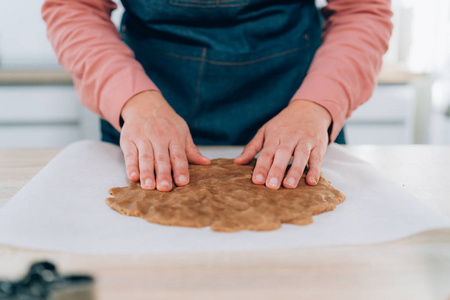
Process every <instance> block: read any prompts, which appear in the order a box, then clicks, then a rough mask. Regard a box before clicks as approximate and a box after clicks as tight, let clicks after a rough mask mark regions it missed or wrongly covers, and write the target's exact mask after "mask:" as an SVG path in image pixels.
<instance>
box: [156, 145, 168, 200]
mask: <svg viewBox="0 0 450 300" xmlns="http://www.w3.org/2000/svg"><path fill="white" fill-rule="evenodd" d="M153 150H154V154H155V171H156V172H155V173H156V188H157V189H158V191H162V192H169V191H170V190H172V172H171V170H172V169H171V168H172V166H171V164H170V158H169V145H168V144H165V143H163V144H156V143H153Z"/></svg>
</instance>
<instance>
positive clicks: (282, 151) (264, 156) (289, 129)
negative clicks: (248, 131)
mask: <svg viewBox="0 0 450 300" xmlns="http://www.w3.org/2000/svg"><path fill="white" fill-rule="evenodd" d="M331 120H332V119H331V115H330V113H329V112H328V110H327V109H325V108H324V107H322V106H321V105H319V104H316V103H314V102H311V101H306V100H293V101H291V103H290V104H289V105H288V106H287V107H286V108H285V109H283V110H282V111H281V112H280V113H279V114H278V115H276V116H275V117H274V118H273V119H271V120H270V121H268V122H267V123H266V124H264V126H263V127H261V128H260V129H259V130H258V132H257V133H256V135H255V137H254V138H253V139H252V140H251V141H250V142H249V143H248V144H247V146H245V148H244V151H243V152H242V154H241V155H240V156H238V157H237V158H236V159H235V160H234V162H235V163H236V164H247V163H249V162H250V161H251V160H252V159H253V158H254V157H255V155H256V154H257V153H258V152H259V151H260V150H261V149H262V151H261V153H260V154H259V156H258V159H257V161H256V166H255V169H254V171H253V177H252V181H253V183H255V184H260V185H262V184H266V186H267V187H268V188H271V189H278V188H280V186H281V183H283V186H284V187H285V188H295V187H297V185H298V182H299V180H300V178H301V177H302V175H303V171H304V170H305V167H306V164H307V163H308V162H309V171H308V174H307V176H306V183H307V184H309V185H316V184H317V182H318V181H319V178H320V167H321V165H322V158H323V156H324V155H325V152H326V149H327V145H328V127H329V126H330V124H331ZM292 155H293V156H294V158H293V161H292V165H291V168H290V169H289V171H288V173H287V174H286V176H284V175H285V173H286V168H287V166H288V164H289V161H290V159H291V157H292Z"/></svg>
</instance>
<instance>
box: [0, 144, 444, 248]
mask: <svg viewBox="0 0 450 300" xmlns="http://www.w3.org/2000/svg"><path fill="white" fill-rule="evenodd" d="M240 152H241V151H240V150H239V149H232V150H210V151H203V153H204V154H205V155H206V156H208V157H210V158H218V157H225V158H233V157H236V156H237V155H238V154H239V153H240ZM322 172H323V175H324V176H325V177H326V178H328V179H329V180H331V182H332V185H333V186H334V187H336V188H337V189H339V190H340V191H342V192H343V193H344V194H345V195H346V200H345V201H344V202H343V203H342V204H340V205H338V207H337V208H336V210H334V211H333V212H327V213H324V214H321V215H318V216H315V217H314V223H313V224H311V225H308V226H295V225H288V224H284V225H283V226H282V228H281V229H279V230H276V231H269V232H251V231H241V232H237V233H221V232H213V231H211V230H210V229H209V228H201V229H198V228H181V227H170V226H162V225H156V224H152V223H148V222H146V221H144V220H142V219H140V218H136V217H129V216H123V215H120V214H119V213H117V212H116V211H113V210H112V209H110V208H109V206H108V205H107V204H106V202H105V199H106V198H107V197H109V194H108V190H109V189H110V188H111V187H115V186H126V185H128V180H127V178H126V174H125V167H124V162H123V157H122V152H121V150H120V148H119V147H117V146H114V145H111V144H107V143H102V142H97V141H81V142H77V143H75V144H72V145H70V146H68V147H67V148H65V149H64V150H63V151H62V152H61V153H60V154H59V155H58V156H57V157H55V158H54V159H53V160H52V161H51V162H50V163H49V164H48V165H47V166H46V167H45V168H44V169H42V171H41V172H39V173H38V174H37V175H36V176H35V177H34V178H33V179H32V180H31V181H30V182H29V183H28V184H27V185H26V186H25V187H24V188H23V189H22V190H20V191H19V193H18V194H17V195H16V196H15V197H13V198H12V199H11V200H10V201H9V202H8V203H7V204H6V205H5V206H4V207H3V208H2V209H1V210H0V243H2V244H7V245H13V246H19V247H24V248H33V249H43V250H56V251H65V252H72V253H90V254H107V253H123V254H126V253H162V252H165V253H169V252H202V251H208V252H209V251H247V250H265V249H280V248H295V247H313V246H330V245H345V244H370V243H379V242H384V241H389V240H394V239H398V238H402V237H405V236H409V235H412V234H414V233H418V232H421V231H425V230H430V229H436V228H444V227H450V219H449V218H448V217H446V216H444V215H442V214H441V213H439V212H437V211H435V210H433V209H431V208H430V207H428V206H427V205H426V204H425V203H424V202H422V201H421V200H419V199H417V198H415V197H414V196H412V195H410V194H409V193H407V192H406V191H404V190H403V189H402V188H401V187H399V186H397V185H396V184H394V183H392V182H390V181H389V180H388V179H386V178H384V177H383V176H382V175H381V174H380V173H379V172H378V171H377V170H376V169H375V168H374V167H372V166H371V165H370V164H368V163H366V162H364V161H361V160H360V159H358V158H355V157H353V156H351V155H350V154H348V153H346V152H345V150H344V149H343V148H342V147H340V146H337V145H332V146H330V147H329V149H328V151H327V154H326V157H325V159H324V163H323V168H322Z"/></svg>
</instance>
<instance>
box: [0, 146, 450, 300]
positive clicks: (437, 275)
mask: <svg viewBox="0 0 450 300" xmlns="http://www.w3.org/2000/svg"><path fill="white" fill-rule="evenodd" d="M347 149H348V151H350V152H351V153H353V154H354V155H356V156H359V157H361V158H363V159H365V160H367V161H369V162H371V163H372V164H374V165H375V166H376V167H378V168H379V169H380V170H381V171H382V172H383V173H384V174H385V175H386V176H387V177H390V178H391V179H392V180H393V181H394V182H396V183H397V184H398V185H399V186H402V187H403V188H405V189H406V190H408V191H409V192H411V193H412V194H414V195H416V196H418V197H419V198H421V199H423V200H424V201H426V202H427V203H428V204H429V205H431V206H433V207H435V208H437V209H438V210H440V211H442V212H443V213H445V214H446V215H448V216H450V147H444V146H439V147H438V146H418V145H410V146H347ZM58 151H59V149H0V205H2V204H4V203H6V202H7V201H8V200H9V199H10V198H11V197H12V196H13V195H14V194H15V193H16V192H17V191H18V190H19V189H20V188H21V187H22V186H23V185H24V184H25V183H26V182H27V181H28V180H30V178H31V177H32V176H33V175H34V174H36V173H37V172H38V171H39V170H40V169H41V168H42V167H43V166H44V165H45V164H46V163H47V162H48V161H49V160H50V159H51V158H52V157H54V155H56V154H57V152H58ZM42 259H48V260H51V261H53V262H55V263H56V264H57V265H58V267H59V269H60V271H61V272H62V273H72V272H82V273H90V274H92V275H94V276H95V278H96V287H97V299H105V300H106V299H107V300H115V299H117V300H119V299H120V300H124V299H126V300H128V299H132V300H140V299H327V300H328V299H346V300H348V299H396V300H400V299H408V300H412V299H420V300H427V299H438V300H441V299H442V300H450V230H448V229H446V230H435V231H429V232H425V233H421V234H418V235H415V236H413V237H410V238H406V239H402V240H398V241H395V242H389V243H384V244H377V245H370V246H339V247H320V248H309V249H292V250H283V251H257V252H237V253H236V252H228V253H227V252H225V253H210V254H170V255H169V254H152V255H74V254H66V253H52V252H47V251H31V250H25V249H18V248H13V247H7V246H0V278H3V277H8V278H11V279H12V278H18V277H20V276H21V275H22V274H23V272H25V270H26V269H27V267H28V266H29V264H30V263H31V262H32V261H37V260H42Z"/></svg>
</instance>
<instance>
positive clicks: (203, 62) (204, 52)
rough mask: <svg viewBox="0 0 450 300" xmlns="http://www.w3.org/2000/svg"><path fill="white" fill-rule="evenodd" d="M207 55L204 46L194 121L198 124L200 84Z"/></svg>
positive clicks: (198, 78)
mask: <svg viewBox="0 0 450 300" xmlns="http://www.w3.org/2000/svg"><path fill="white" fill-rule="evenodd" d="M205 57H206V47H204V48H203V51H202V57H201V63H200V67H199V70H198V77H197V91H196V95H195V110H196V112H195V115H194V118H195V119H194V123H195V124H196V125H197V122H198V119H197V112H198V107H199V104H200V84H201V82H202V74H203V69H204V66H205V61H206V59H205Z"/></svg>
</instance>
